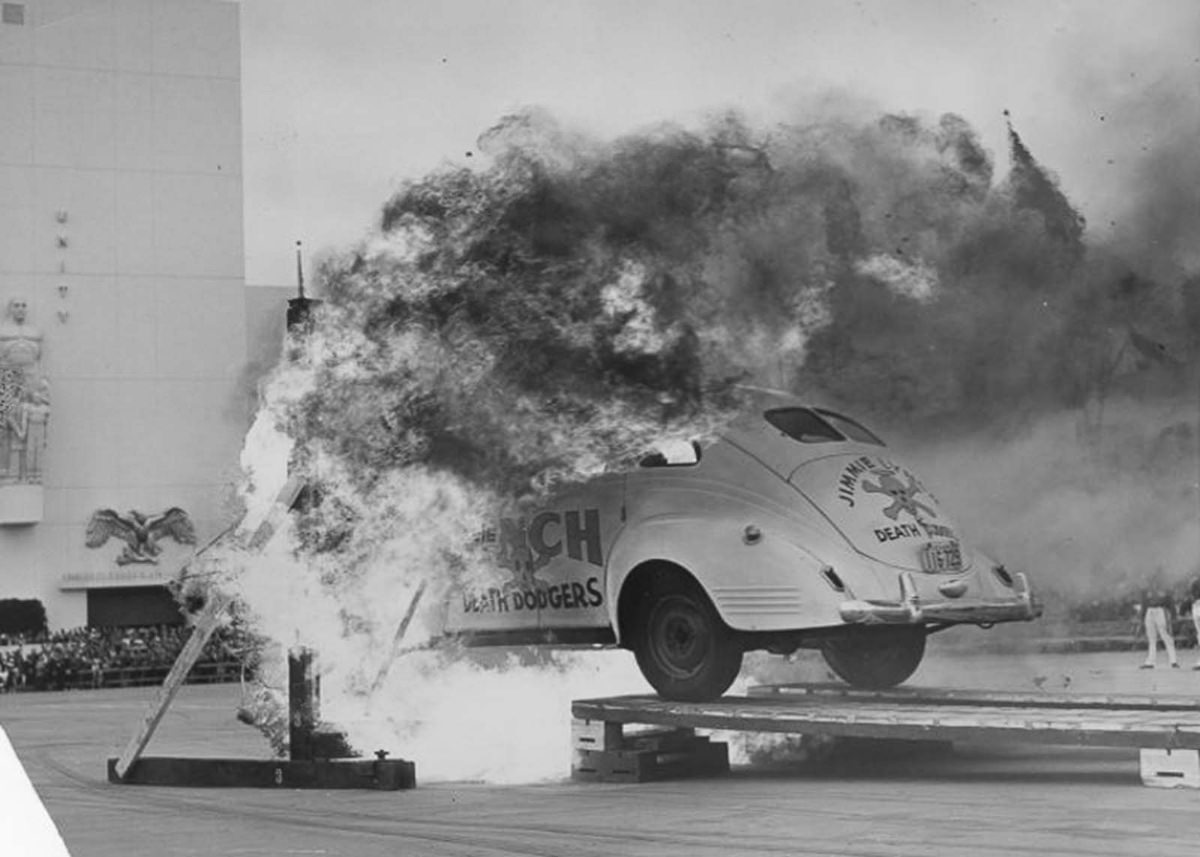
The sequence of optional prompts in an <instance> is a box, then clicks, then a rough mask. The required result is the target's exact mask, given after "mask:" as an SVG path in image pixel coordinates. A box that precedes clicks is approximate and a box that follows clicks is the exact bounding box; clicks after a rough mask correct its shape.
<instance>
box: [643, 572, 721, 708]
mask: <svg viewBox="0 0 1200 857" xmlns="http://www.w3.org/2000/svg"><path fill="white" fill-rule="evenodd" d="M633 637H634V640H633V651H634V655H635V656H636V657H637V662H638V667H639V668H640V669H641V671H642V675H643V676H645V677H646V681H648V682H650V685H651V686H652V687H653V688H654V689H655V690H657V691H658V693H659V695H660V696H662V697H663V698H664V699H674V700H680V701H687V702H702V701H705V700H710V699H716V698H717V697H719V696H720V695H721V694H723V693H724V692H725V691H726V690H728V689H729V686H730V685H731V684H733V680H734V679H735V678H737V674H738V671H739V670H740V669H741V668H742V649H741V646H740V645H739V644H738V642H737V640H736V639H734V636H733V634H732V632H730V630H729V628H728V627H727V626H726V625H725V623H724V622H723V621H721V617H720V616H718V615H717V611H716V609H714V608H713V606H712V604H711V602H709V600H708V597H707V596H706V595H705V594H704V592H703V591H702V590H701V589H700V587H699V586H698V585H696V584H694V583H691V582H685V581H682V580H678V579H674V580H672V581H670V582H669V583H665V584H660V585H659V586H658V587H657V588H655V589H652V590H651V591H650V592H648V593H647V594H646V596H645V597H644V599H643V602H642V607H641V609H640V610H639V611H638V617H637V626H636V631H635V633H634V635H633Z"/></svg>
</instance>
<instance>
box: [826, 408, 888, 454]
mask: <svg viewBox="0 0 1200 857" xmlns="http://www.w3.org/2000/svg"><path fill="white" fill-rule="evenodd" d="M817 413H818V414H820V415H821V416H822V418H824V419H825V420H826V421H827V422H829V424H830V425H832V426H833V427H834V428H836V429H837V430H838V431H840V432H841V433H842V434H844V435H845V436H846V437H848V438H850V440H853V441H855V442H857V443H869V444H872V445H874V446H886V445H887V444H885V443H884V442H883V441H882V440H880V439H879V436H878V435H876V434H875V433H874V432H873V431H871V430H870V429H868V428H867V427H866V426H864V425H862V424H861V423H857V422H855V421H854V420H852V419H850V418H849V417H847V416H843V415H842V414H835V413H834V412H833V411H827V410H824V409H823V408H819V409H818V410H817Z"/></svg>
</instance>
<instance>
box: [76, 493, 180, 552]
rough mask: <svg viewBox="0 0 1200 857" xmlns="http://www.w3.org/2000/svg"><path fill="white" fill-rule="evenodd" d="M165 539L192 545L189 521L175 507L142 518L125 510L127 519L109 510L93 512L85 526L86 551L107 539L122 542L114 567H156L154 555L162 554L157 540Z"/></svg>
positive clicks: (140, 515)
mask: <svg viewBox="0 0 1200 857" xmlns="http://www.w3.org/2000/svg"><path fill="white" fill-rule="evenodd" d="M168 536H169V537H170V538H172V539H174V540H175V541H177V542H179V544H181V545H194V544H195V543H196V530H195V528H194V527H193V526H192V519H191V518H189V517H188V513H187V512H185V511H183V509H180V508H179V507H178V506H172V507H171V508H170V509H167V510H166V511H165V512H162V513H160V514H157V515H143V514H142V513H141V512H138V511H135V510H133V509H130V510H129V514H128V515H122V514H120V513H119V512H115V511H113V510H112V509H97V510H96V511H95V512H94V513H92V519H91V520H90V521H89V522H88V526H87V534H86V536H85V538H86V542H85V543H86V544H87V546H88V547H90V548H98V547H100V546H101V545H103V544H104V543H105V542H107V541H108V540H109V538H111V537H115V538H118V539H121V540H123V541H124V542H125V547H124V548H123V549H122V550H121V553H120V555H118V556H117V565H128V564H129V563H131V562H144V563H150V564H152V565H157V564H158V555H159V554H160V553H162V548H161V547H159V545H158V540H159V539H161V538H165V537H168Z"/></svg>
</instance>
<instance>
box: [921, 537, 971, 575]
mask: <svg viewBox="0 0 1200 857" xmlns="http://www.w3.org/2000/svg"><path fill="white" fill-rule="evenodd" d="M921 567H922V568H923V569H925V571H927V572H929V573H930V574H945V573H947V572H952V571H962V567H963V563H962V551H961V550H960V549H959V546H958V542H930V543H929V544H927V545H925V547H924V548H922V549H921Z"/></svg>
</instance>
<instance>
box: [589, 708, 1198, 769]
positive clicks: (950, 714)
mask: <svg viewBox="0 0 1200 857" xmlns="http://www.w3.org/2000/svg"><path fill="white" fill-rule="evenodd" d="M571 713H572V715H573V716H574V717H575V719H576V723H577V724H588V728H589V729H590V730H591V731H592V734H602V732H603V730H605V729H607V730H609V731H611V730H614V729H623V728H624V727H625V726H626V725H628V724H647V725H652V726H658V727H668V728H671V729H688V730H695V729H717V730H725V731H741V732H776V733H791V734H799V735H821V736H832V737H835V738H866V739H887V740H898V741H909V742H911V741H928V742H953V741H970V742H973V743H985V742H992V743H1009V744H1012V743H1041V744H1062V745H1083V746H1096V747H1100V746H1103V747H1129V748H1135V749H1139V750H1142V751H1144V752H1143V756H1144V760H1143V761H1144V764H1143V768H1144V771H1143V777H1144V779H1145V778H1146V776H1147V774H1146V773H1145V766H1146V764H1147V763H1146V762H1145V760H1146V759H1157V758H1160V757H1159V756H1157V755H1146V753H1145V751H1170V752H1171V754H1174V755H1172V759H1173V761H1172V764H1175V763H1176V762H1177V761H1178V760H1179V759H1180V758H1184V759H1190V758H1192V757H1195V756H1196V755H1197V751H1198V750H1200V699H1192V698H1187V697H1158V698H1152V697H1145V696H1142V697H1138V696H1108V695H1095V694H1089V695H1083V694H1081V695H1071V694H1049V693H1047V694H1032V693H1010V692H999V691H996V692H992V691H961V690H949V689H936V688H935V689H926V688H918V689H897V690H888V691H864V690H855V689H852V688H849V687H845V686H841V685H775V686H765V687H759V688H754V689H753V690H752V691H751V692H750V693H749V695H747V696H729V697H724V698H722V699H720V700H716V701H713V702H704V703H698V702H697V703H689V702H669V701H666V700H663V699H660V698H658V697H655V696H618V697H609V698H604V699H583V700H576V701H574V702H573V703H572V704H571ZM614 734H617V735H618V736H619V735H620V733H614ZM619 740H624V739H623V738H619ZM575 748H576V752H577V768H578V765H579V764H582V763H583V762H585V761H588V760H589V759H590V757H587V756H583V755H579V754H581V753H582V752H583V750H584V748H583V747H582V746H581V744H580V741H579V740H578V739H577V740H576V745H575ZM1154 764H1157V763H1154ZM581 778H583V777H581ZM1178 779H1180V780H1186V779H1189V778H1186V777H1180V778H1178ZM1147 783H1148V784H1150V783H1149V780H1147Z"/></svg>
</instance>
